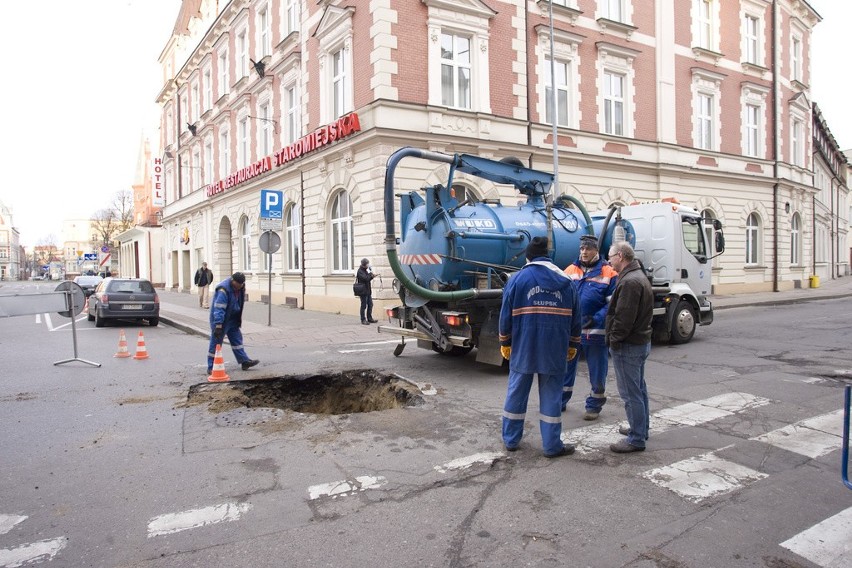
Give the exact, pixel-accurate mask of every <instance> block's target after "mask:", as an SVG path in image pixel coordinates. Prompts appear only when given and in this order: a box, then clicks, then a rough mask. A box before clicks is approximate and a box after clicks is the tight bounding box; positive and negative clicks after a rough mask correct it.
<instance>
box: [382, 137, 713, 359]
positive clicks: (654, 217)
mask: <svg viewBox="0 0 852 568" xmlns="http://www.w3.org/2000/svg"><path fill="white" fill-rule="evenodd" d="M406 158H409V159H419V160H426V161H431V162H438V163H443V164H447V165H448V166H449V174H448V179H447V181H446V183H445V184H441V183H438V184H435V185H432V186H427V187H424V188H422V189H420V190H416V191H408V192H402V193H399V194H397V193H396V186H395V179H394V175H395V172H396V168H397V166H398V165H399V163H400V161H401V160H403V159H406ZM433 167H434V166H433ZM457 173H464V174H467V175H470V176H475V177H478V178H482V179H484V180H488V181H490V182H493V183H494V184H497V185H510V186H513V187H514V188H515V189H516V190H517V191H518V192H519V193H520V195H521V196H522V199H521V200H520V201H519V202H518V203H517V204H514V205H503V204H502V203H501V202H500V201H499V200H482V201H475V200H472V199H461V200H459V199H457V198H456V195H455V191H454V189H453V182H454V177H455V176H456V175H457ZM553 182H554V176H553V174H551V173H547V172H542V171H538V170H534V169H530V168H527V167H525V166H524V165H523V164H522V163H521V162H520V160H518V159H516V158H504V159H503V160H500V161H495V160H490V159H487V158H482V157H479V156H473V155H468V154H453V155H450V154H444V153H440V152H431V151H427V150H421V149H417V148H402V149H400V150H397V151H396V152H394V153H393V154H392V155H391V156H390V158H389V159H388V163H387V170H386V173H385V186H384V207H385V247H386V251H387V256H388V262H389V264H390V267H391V270H392V271H393V273H394V276H395V278H394V291H395V292H396V293H397V294H398V296H399V300H400V303H399V304H398V305H395V306H392V307H389V308H387V310H386V312H387V316H388V320H389V323H388V324H386V325H381V326H379V328H378V331H379V332H380V333H390V334H394V335H397V336H399V337H400V343H399V345H397V347H396V349H395V350H394V355H396V356H399V355H400V354H402V352H403V349H404V348H405V346H406V340H416V342H417V345H418V347H423V348H427V349H432V350H434V351H437V352H438V353H443V354H447V355H465V354H467V353H469V352H470V351H471V350H473V349H474V348H476V349H477V353H476V359H477V361H481V362H485V363H490V364H495V365H500V364H502V361H503V359H502V356H501V355H500V345H499V341H498V339H497V335H498V322H499V316H500V304H501V301H502V294H503V287H504V286H505V284H506V282H507V281H508V279H509V278H510V277H511V275H512V273H514V272H515V271H517V270H519V269H520V268H521V267H522V266H523V265H524V263H525V261H526V259H525V255H524V253H525V250H526V247H527V245H528V244H529V242H530V240H531V239H532V238H533V237H537V236H546V237H548V242H549V243H550V247H551V248H550V250H549V256H550V258H551V259H552V260H553V262H554V263H555V264H556V265H557V266H560V267H566V266H568V265H569V264H571V263H572V262H574V261H575V260H576V259H577V258H578V257H579V254H580V237H581V236H582V235H594V236H595V237H597V239H598V243H599V247H598V249H599V250H600V252H601V254H603V255H606V253H607V251H608V250H609V247H610V245H611V244H612V243H613V242H616V241H620V240H626V241H628V242H629V243H630V244H631V245H633V247H634V249H635V250H636V257H637V258H638V259H639V260H640V261H641V262H642V264H643V266H644V268H645V270H646V272H647V274H648V277H649V278H650V280H651V284H652V288H653V291H654V320H653V330H654V339H655V340H656V341H668V342H670V343H675V344H677V343H686V342H688V341H689V340H691V339H692V337H693V335H694V334H695V329H696V327H697V326H699V325H708V324H710V323H711V322H712V321H713V307H712V304H711V302H710V300H709V299H708V295H709V294H710V282H711V270H712V258H713V256H714V255H718V254H721V253H722V252H723V250H724V235H723V233H722V226H721V223H720V222H719V221H718V220H706V219H703V218H702V217H701V215H700V213H699V212H698V211H696V210H695V209H692V208H690V207H686V206H683V205H681V204H679V203H677V201H676V200H674V199H669V200H662V201H660V202H653V203H642V204H631V205H622V206H614V207H612V208H610V209H609V210H607V211H603V212H598V213H591V214H590V213H589V212H588V211H586V209H585V208H584V207H583V205H582V204H581V203H580V202H579V201H578V200H577V199H576V198H574V197H572V196H569V195H560V196H554V195H552V194H551V191H552V186H553ZM396 198H398V199H399V203H398V205H399V207H398V210H399V215H400V219H399V227H400V234H399V235H397V234H396V230H397V222H396V219H395V217H396V211H397V206H396V205H397V202H396ZM711 241H712V242H711Z"/></svg>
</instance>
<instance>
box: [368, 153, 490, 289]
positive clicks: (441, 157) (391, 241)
mask: <svg viewBox="0 0 852 568" xmlns="http://www.w3.org/2000/svg"><path fill="white" fill-rule="evenodd" d="M408 156H413V157H415V158H421V159H424V160H431V161H434V162H443V163H445V164H450V166H451V167H453V168H454V167H455V166H457V165H458V161H459V160H458V157H457V156H455V155H453V156H450V155H447V154H441V153H438V152H429V151H428V150H420V149H419V148H411V147H407V148H400V149H399V150H397V151H396V152H394V153H393V154H391V156H390V158H388V165H387V170H386V171H385V249H386V250H387V255H388V263H389V264H390V267H391V270H392V271H393V273H394V276H396V277H397V279H398V280H399V281H400V282H401V283H402V285H403V286H405V287H406V288H407V289H408V290H410V291H411V292H412V293H414V294H416V295H417V296H420V297H421V298H425V299H426V300H434V301H437V302H457V301H459V300H468V299H470V298H499V297H501V296H502V295H503V290H502V289H500V288H496V289H490V290H479V289H477V288H470V289H467V290H456V291H453V292H439V291H436V290H430V289H429V288H425V287H423V286H421V285H419V284H417V283H416V282H415V281H414V280H412V279H411V278H410V277H409V276H408V274H406V273H405V271H404V270H403V268H402V265H401V264H400V262H399V256H398V254H397V250H396V229H395V225H396V219H395V215H394V201H393V176H394V172H395V171H396V166H397V165H398V164H399V162H400V161H401V160H402V159H403V158H405V157H408Z"/></svg>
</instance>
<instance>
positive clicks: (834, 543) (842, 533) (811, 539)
mask: <svg viewBox="0 0 852 568" xmlns="http://www.w3.org/2000/svg"><path fill="white" fill-rule="evenodd" d="M781 546H783V547H784V548H786V549H787V550H789V551H791V552H794V553H796V554H798V555H799V556H801V557H802V558H806V559H808V560H810V561H811V562H813V563H814V564H818V565H819V566H822V567H823V568H842V567H844V566H852V507H850V508H849V509H846V510H845V511H841V512H839V513H837V514H836V515H834V516H833V517H829V518H827V519H825V520H824V521H821V522H819V523H817V524H815V525H814V526H812V527H811V528H809V529H807V530H805V531H802V532H800V533H799V534H797V535H796V536H794V537H792V538H790V539H788V540H785V541H784V542H782V543H781Z"/></svg>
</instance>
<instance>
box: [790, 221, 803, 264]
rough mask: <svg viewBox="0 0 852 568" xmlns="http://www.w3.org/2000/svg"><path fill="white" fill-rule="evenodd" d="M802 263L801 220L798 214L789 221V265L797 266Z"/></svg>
mask: <svg viewBox="0 0 852 568" xmlns="http://www.w3.org/2000/svg"><path fill="white" fill-rule="evenodd" d="M801 263H802V220H801V218H800V217H799V214H798V213H794V214H793V218H792V219H791V220H790V264H792V265H793V266H798V265H800V264H801Z"/></svg>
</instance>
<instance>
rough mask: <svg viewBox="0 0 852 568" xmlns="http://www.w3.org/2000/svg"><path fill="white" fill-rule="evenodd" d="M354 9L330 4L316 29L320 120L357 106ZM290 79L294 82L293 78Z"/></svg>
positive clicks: (323, 120) (339, 115) (329, 119)
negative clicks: (353, 82)
mask: <svg viewBox="0 0 852 568" xmlns="http://www.w3.org/2000/svg"><path fill="white" fill-rule="evenodd" d="M354 13H355V9H354V8H352V7H346V8H340V7H337V6H328V7H327V9H326V11H325V15H324V16H323V18H322V20H321V21H320V26H319V27H318V28H317V29H316V30H315V31H314V37H316V38H317V40H318V41H319V49H318V58H319V64H320V69H321V72H322V74H321V77H320V85H319V86H320V89H319V91H320V92H319V95H320V100H319V106H320V113H319V114H320V123H328V122H332V121H334V120H336V119H337V118H340V117H341V116H343V115H344V114H346V113H348V112H350V111H351V110H352V109H353V108H354V107H355V100H354V98H353V88H352V81H353V77H352V68H353V66H352V39H353V33H354V32H353V28H352V18H353V14H354ZM288 82H290V83H295V82H296V81H295V78H294V77H290V78H289V81H288V80H287V79H285V84H287V83H288Z"/></svg>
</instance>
